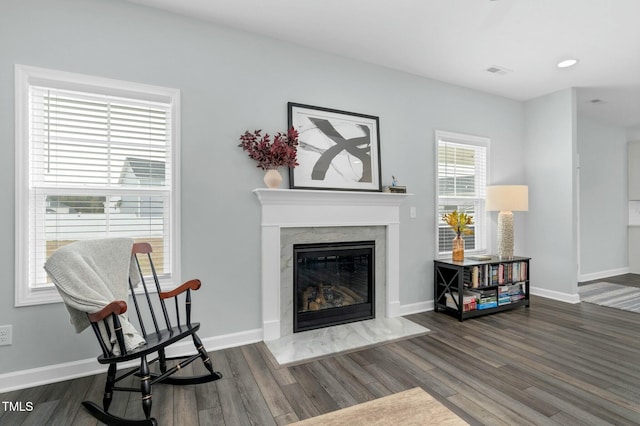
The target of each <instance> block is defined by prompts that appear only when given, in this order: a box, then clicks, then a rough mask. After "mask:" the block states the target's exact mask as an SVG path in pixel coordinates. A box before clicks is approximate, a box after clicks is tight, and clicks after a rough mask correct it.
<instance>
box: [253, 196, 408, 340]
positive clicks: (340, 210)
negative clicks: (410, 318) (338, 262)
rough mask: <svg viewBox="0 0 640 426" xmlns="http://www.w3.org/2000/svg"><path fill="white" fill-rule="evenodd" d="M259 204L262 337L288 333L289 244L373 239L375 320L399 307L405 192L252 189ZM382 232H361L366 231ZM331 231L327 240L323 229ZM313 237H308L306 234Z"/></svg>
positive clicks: (290, 306)
mask: <svg viewBox="0 0 640 426" xmlns="http://www.w3.org/2000/svg"><path fill="white" fill-rule="evenodd" d="M253 192H254V194H255V195H256V197H257V198H258V200H259V202H260V204H261V221H260V222H261V227H262V235H261V260H262V262H261V264H262V266H261V271H262V331H263V340H264V341H273V340H276V339H280V338H281V337H283V336H288V335H291V334H293V314H292V311H293V309H294V306H293V305H294V302H293V300H292V299H293V273H292V272H290V269H291V270H292V269H293V264H292V263H293V247H292V246H293V244H303V243H315V242H318V241H319V240H321V241H322V242H324V241H347V238H346V237H345V235H346V234H347V233H346V232H345V231H346V230H347V229H354V231H355V230H357V232H356V233H355V234H354V235H355V237H354V238H350V237H349V238H348V240H349V241H366V240H374V239H375V241H376V249H375V251H376V274H375V275H376V279H375V286H376V299H375V305H376V307H375V316H376V318H394V317H399V316H400V315H401V311H400V205H401V204H402V203H403V202H404V201H405V199H406V198H407V197H409V196H410V194H386V193H381V192H365V191H362V192H354V191H319V190H300V189H296V190H289V189H256V190H254V191H253ZM374 230H375V232H380V233H381V236H380V237H378V236H376V237H373V236H369V235H366V234H368V233H369V231H374ZM324 231H328V233H330V234H332V235H331V238H330V239H323V238H322V237H321V238H320V239H319V238H318V236H319V234H322V235H323V236H324V237H327V236H328V235H324V234H325V232H324ZM310 237H313V238H310Z"/></svg>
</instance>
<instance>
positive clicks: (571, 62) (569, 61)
mask: <svg viewBox="0 0 640 426" xmlns="http://www.w3.org/2000/svg"><path fill="white" fill-rule="evenodd" d="M577 63H578V60H577V59H565V60H564V61H560V62H558V68H569V67H572V66H574V65H575V64H577Z"/></svg>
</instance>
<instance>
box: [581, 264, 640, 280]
mask: <svg viewBox="0 0 640 426" xmlns="http://www.w3.org/2000/svg"><path fill="white" fill-rule="evenodd" d="M630 272H631V269H630V268H629V267H628V266H627V267H624V268H617V269H610V270H608V271H600V272H592V273H589V274H581V275H580V277H578V282H581V283H583V282H585V281H594V280H601V279H603V278H607V277H615V276H616V275H623V274H628V273H630Z"/></svg>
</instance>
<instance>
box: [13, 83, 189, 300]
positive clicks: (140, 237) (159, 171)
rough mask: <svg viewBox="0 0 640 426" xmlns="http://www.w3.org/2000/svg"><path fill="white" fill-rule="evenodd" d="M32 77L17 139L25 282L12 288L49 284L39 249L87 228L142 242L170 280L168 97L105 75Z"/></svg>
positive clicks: (172, 203)
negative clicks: (23, 148) (59, 79)
mask: <svg viewBox="0 0 640 426" xmlns="http://www.w3.org/2000/svg"><path fill="white" fill-rule="evenodd" d="M34 82H37V83H42V82H41V81H40V80H39V79H31V83H30V84H27V93H28V100H27V106H26V108H27V120H26V121H27V122H28V129H27V132H26V140H23V141H22V142H23V143H27V144H28V155H27V158H26V163H27V165H28V173H27V176H25V177H26V180H27V183H26V185H25V186H24V187H23V188H24V190H26V192H27V194H26V195H27V197H26V198H27V202H26V203H25V204H28V212H29V213H28V221H27V222H28V223H25V224H24V225H23V227H24V228H26V229H24V231H26V232H24V233H23V236H22V239H23V240H24V241H22V242H21V244H20V249H21V250H23V251H27V252H28V256H26V257H25V262H24V263H25V265H24V273H23V274H24V275H26V276H24V278H25V281H24V282H25V283H28V284H27V285H28V289H26V291H25V289H22V291H21V293H22V294H23V295H28V294H30V293H32V292H35V293H37V292H38V291H42V290H47V289H53V287H52V284H51V283H50V281H49V279H48V277H47V275H46V274H45V272H44V270H43V268H42V266H43V264H44V262H45V261H46V259H47V258H48V256H49V255H50V254H51V253H52V252H53V251H55V250H56V249H57V248H59V247H61V246H63V245H65V244H68V243H70V242H73V241H77V240H83V239H93V238H105V237H128V238H133V239H135V240H136V241H146V242H149V243H151V245H152V246H153V252H154V253H153V257H154V262H155V263H156V268H157V270H158V273H159V275H160V276H161V277H162V278H163V280H171V277H172V272H173V271H172V269H173V265H175V263H174V262H173V260H174V259H173V256H174V242H173V241H172V238H173V237H174V234H175V232H174V229H173V227H174V225H175V221H174V220H173V217H172V216H173V215H174V214H175V209H176V207H177V206H176V200H177V197H176V196H175V194H174V188H175V186H174V170H175V167H174V166H175V165H174V158H175V155H174V152H173V150H174V149H175V140H174V139H175V135H176V132H175V129H174V128H173V126H174V122H175V117H174V116H173V115H174V114H175V112H174V111H175V105H174V102H173V101H172V98H171V97H164V98H163V97H160V98H161V100H157V99H156V98H158V96H156V95H154V94H150V93H144V92H127V91H123V90H113V88H112V87H111V86H110V87H105V86H104V85H100V86H94V87H90V88H86V86H84V85H79V86H80V87H81V89H80V90H78V89H75V88H72V89H69V88H68V87H67V86H69V85H68V84H56V81H54V80H51V81H45V83H47V84H35V83H34ZM109 82H112V81H111V80H109ZM59 86H62V87H59ZM110 89H111V90H110ZM112 93H114V94H112ZM122 93H125V95H122ZM129 93H130V95H129V96H127V95H126V94H129ZM17 281H18V284H17V285H20V284H19V281H20V279H19V278H18V279H17ZM23 285H24V284H23ZM53 290H54V289H53ZM54 291H55V290H54ZM27 299H28V297H27ZM23 302H24V301H23ZM17 304H18V305H20V304H22V303H20V302H19V301H17ZM26 304H28V303H26Z"/></svg>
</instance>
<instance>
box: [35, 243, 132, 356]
mask: <svg viewBox="0 0 640 426" xmlns="http://www.w3.org/2000/svg"><path fill="white" fill-rule="evenodd" d="M132 247H133V240H131V239H129V238H106V239H100V240H87V241H76V242H74V243H71V244H69V245H66V246H64V247H61V248H59V249H58V250H56V251H55V252H54V253H53V254H52V255H51V256H50V257H49V259H48V260H47V262H46V264H45V265H44V269H45V270H46V271H47V273H48V274H49V276H50V277H51V279H52V280H53V283H54V284H55V286H56V288H57V289H58V292H59V293H60V295H61V296H62V299H63V300H64V303H65V305H66V307H67V310H68V311H69V316H70V321H71V324H73V326H74V327H75V330H76V332H77V333H80V332H81V331H83V330H84V329H85V328H87V327H88V326H89V325H90V322H89V319H88V318H87V313H95V312H98V311H100V310H101V309H103V308H104V307H105V306H107V305H108V304H109V303H111V302H113V301H116V300H124V301H125V302H127V301H128V299H129V296H128V295H129V281H128V280H129V276H130V275H131V277H133V278H132V283H134V285H135V284H137V283H138V281H139V274H138V271H137V269H136V268H135V262H132V260H131V248H132ZM119 319H120V323H121V325H122V331H123V333H124V338H125V347H126V349H127V351H129V350H132V349H135V348H137V347H139V346H141V345H143V344H144V343H145V341H144V339H143V337H142V336H141V335H140V333H138V331H137V330H136V329H135V327H134V326H133V325H132V324H131V323H130V322H129V320H128V318H127V315H126V314H122V315H119ZM109 325H110V327H111V328H112V330H111V339H109V338H107V334H106V330H103V329H101V332H102V335H103V338H104V340H105V342H107V344H108V343H109V342H111V344H112V345H113V347H112V348H111V350H112V352H113V353H114V354H115V355H119V354H120V348H119V347H118V344H117V341H116V336H115V333H114V332H113V324H111V321H109Z"/></svg>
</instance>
